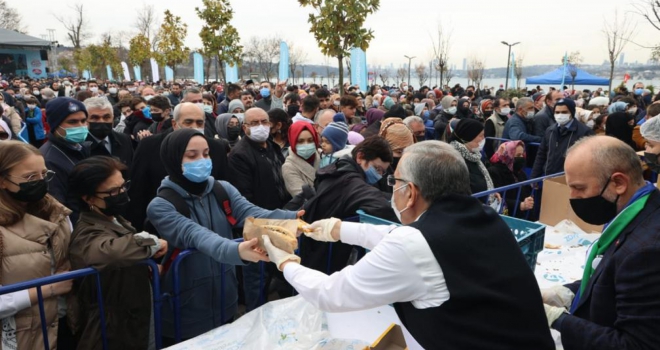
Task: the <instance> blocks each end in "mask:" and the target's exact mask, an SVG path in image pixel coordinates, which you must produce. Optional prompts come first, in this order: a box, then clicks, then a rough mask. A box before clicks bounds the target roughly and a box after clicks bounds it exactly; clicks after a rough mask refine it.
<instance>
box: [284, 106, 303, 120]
mask: <svg viewBox="0 0 660 350" xmlns="http://www.w3.org/2000/svg"><path fill="white" fill-rule="evenodd" d="M299 111H300V107H299V106H298V105H291V106H289V107H288V108H287V111H286V113H287V114H288V115H289V117H291V118H293V117H295V116H296V114H298V112H299Z"/></svg>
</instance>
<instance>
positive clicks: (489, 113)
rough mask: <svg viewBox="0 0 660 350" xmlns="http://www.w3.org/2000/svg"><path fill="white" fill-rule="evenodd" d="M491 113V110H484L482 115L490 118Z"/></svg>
mask: <svg viewBox="0 0 660 350" xmlns="http://www.w3.org/2000/svg"><path fill="white" fill-rule="evenodd" d="M491 115H493V111H484V117H486V118H490V116H491Z"/></svg>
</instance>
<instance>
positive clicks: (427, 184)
mask: <svg viewBox="0 0 660 350" xmlns="http://www.w3.org/2000/svg"><path fill="white" fill-rule="evenodd" d="M403 154H404V155H405V157H403V158H401V161H400V162H399V165H398V167H397V168H398V170H399V172H400V173H401V177H402V178H403V179H404V180H406V181H410V182H412V183H413V184H415V185H416V186H417V187H419V192H420V194H421V196H422V198H424V200H426V201H427V202H429V203H432V202H434V201H436V200H438V199H439V198H440V197H442V196H445V195H448V194H462V195H468V196H469V195H470V194H471V193H472V192H471V190H470V175H469V172H468V168H467V165H466V164H465V160H463V157H461V154H460V153H458V151H456V150H455V149H454V148H453V147H452V146H450V145H449V144H448V143H445V142H441V141H423V142H419V143H416V144H413V145H411V146H409V147H406V149H405V150H404V151H403Z"/></svg>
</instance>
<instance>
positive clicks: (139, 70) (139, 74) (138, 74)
mask: <svg viewBox="0 0 660 350" xmlns="http://www.w3.org/2000/svg"><path fill="white" fill-rule="evenodd" d="M133 75H135V81H139V80H142V68H140V66H133ZM129 80H130V79H129Z"/></svg>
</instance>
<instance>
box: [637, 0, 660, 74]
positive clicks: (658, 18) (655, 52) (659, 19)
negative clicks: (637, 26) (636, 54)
mask: <svg viewBox="0 0 660 350" xmlns="http://www.w3.org/2000/svg"><path fill="white" fill-rule="evenodd" d="M632 5H633V7H634V8H635V10H634V11H633V13H635V14H637V15H639V16H641V17H642V18H644V19H646V20H647V21H648V22H649V24H651V26H653V28H655V29H657V30H660V1H657V0H634V2H633V3H632ZM636 45H637V46H640V47H642V48H645V49H651V60H653V61H655V62H658V61H660V44H656V45H655V46H651V47H649V46H644V45H639V44H636Z"/></svg>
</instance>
